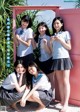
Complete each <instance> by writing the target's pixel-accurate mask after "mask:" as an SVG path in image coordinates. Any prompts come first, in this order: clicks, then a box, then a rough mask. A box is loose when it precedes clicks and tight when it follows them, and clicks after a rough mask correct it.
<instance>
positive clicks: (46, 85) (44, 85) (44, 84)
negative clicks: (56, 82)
mask: <svg viewBox="0 0 80 112" xmlns="http://www.w3.org/2000/svg"><path fill="white" fill-rule="evenodd" d="M38 75H39V74H38ZM41 75H42V77H41V78H40V80H38V81H37V79H36V82H35V83H34V82H33V87H35V86H36V85H37V84H39V88H38V89H39V90H50V89H51V84H50V82H49V81H48V78H47V76H46V75H45V74H41ZM33 77H34V76H33Z"/></svg>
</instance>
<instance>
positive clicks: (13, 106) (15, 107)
mask: <svg viewBox="0 0 80 112" xmlns="http://www.w3.org/2000/svg"><path fill="white" fill-rule="evenodd" d="M18 102H20V100H19V101H17V102H15V103H14V104H12V105H11V108H13V109H15V110H17V112H21V111H20V110H19V109H18V108H17V106H16V104H17V103H18Z"/></svg>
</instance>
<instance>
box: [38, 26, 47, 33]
mask: <svg viewBox="0 0 80 112" xmlns="http://www.w3.org/2000/svg"><path fill="white" fill-rule="evenodd" d="M38 31H39V33H40V35H44V34H45V32H46V27H45V26H39V28H38Z"/></svg>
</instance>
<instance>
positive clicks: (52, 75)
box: [47, 72, 55, 90]
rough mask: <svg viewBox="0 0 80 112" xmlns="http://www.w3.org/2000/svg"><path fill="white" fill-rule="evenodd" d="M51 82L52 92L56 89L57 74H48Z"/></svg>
mask: <svg viewBox="0 0 80 112" xmlns="http://www.w3.org/2000/svg"><path fill="white" fill-rule="evenodd" d="M47 77H48V79H49V81H50V82H51V87H52V90H54V88H55V72H53V73H50V74H47Z"/></svg>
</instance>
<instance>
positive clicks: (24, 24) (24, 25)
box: [21, 21, 29, 29]
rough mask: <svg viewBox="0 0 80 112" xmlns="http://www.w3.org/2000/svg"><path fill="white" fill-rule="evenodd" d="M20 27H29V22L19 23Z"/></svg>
mask: <svg viewBox="0 0 80 112" xmlns="http://www.w3.org/2000/svg"><path fill="white" fill-rule="evenodd" d="M21 25H22V28H23V29H24V28H27V27H28V25H29V22H24V21H21Z"/></svg>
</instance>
